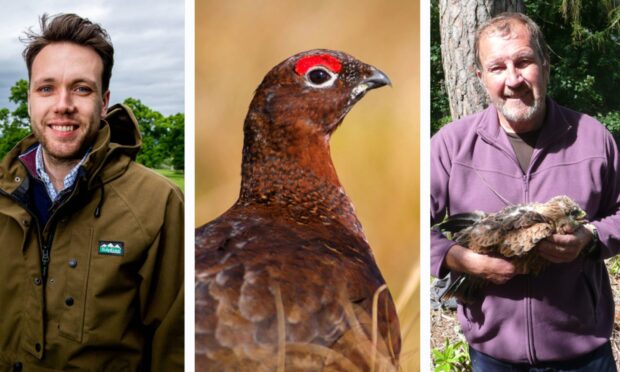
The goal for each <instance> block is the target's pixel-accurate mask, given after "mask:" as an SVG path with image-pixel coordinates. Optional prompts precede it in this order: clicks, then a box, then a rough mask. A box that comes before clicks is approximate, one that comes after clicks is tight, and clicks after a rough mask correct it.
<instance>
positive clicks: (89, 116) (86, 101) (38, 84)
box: [28, 42, 110, 162]
mask: <svg viewBox="0 0 620 372" xmlns="http://www.w3.org/2000/svg"><path fill="white" fill-rule="evenodd" d="M102 71H103V62H102V61H101V58H100V57H99V55H98V54H97V53H96V52H95V51H94V50H93V49H91V48H88V47H84V46H80V45H77V44H73V43H68V42H61V43H53V44H50V45H48V46H46V47H44V48H43V49H42V50H41V51H40V52H39V54H37V56H36V57H35V59H34V61H33V63H32V68H31V76H30V88H29V90H28V112H29V114H30V122H31V125H32V131H33V132H34V134H35V135H36V137H37V139H38V140H39V141H40V143H41V145H42V146H43V150H44V155H45V156H46V159H47V160H55V161H60V162H66V161H74V160H78V159H81V158H82V156H83V155H84V152H85V151H86V149H87V148H88V147H89V146H90V145H91V144H92V142H93V141H94V139H95V137H96V135H97V130H98V128H99V123H100V120H101V117H102V116H104V115H105V112H106V110H107V106H108V100H109V97H110V94H109V91H106V92H105V93H104V94H102V92H101V90H102V82H101V74H102Z"/></svg>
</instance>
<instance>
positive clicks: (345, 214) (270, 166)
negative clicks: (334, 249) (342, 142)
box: [239, 115, 365, 239]
mask: <svg viewBox="0 0 620 372" xmlns="http://www.w3.org/2000/svg"><path fill="white" fill-rule="evenodd" d="M253 119H254V120H252V119H251V118H250V115H249V118H248V119H247V120H251V121H252V122H250V123H248V122H247V121H246V126H245V137H244V147H243V164H242V171H241V192H240V196H239V203H241V204H245V205H249V204H264V205H269V206H274V207H276V208H282V209H283V210H284V211H285V212H286V213H287V214H288V215H289V217H291V218H293V219H295V220H296V221H297V222H299V223H315V222H320V223H322V224H325V225H330V224H334V223H340V224H342V225H344V226H345V227H346V228H348V229H349V230H351V231H352V232H354V233H356V234H357V235H359V236H360V237H362V238H364V235H363V232H362V228H361V224H360V222H359V221H358V219H357V217H356V216H355V211H354V208H353V205H352V203H351V201H350V199H349V198H348V196H347V195H346V193H345V192H344V189H343V188H342V185H341V184H340V181H339V180H338V176H337V174H336V170H335V168H334V165H333V162H332V159H331V156H330V148H329V136H328V135H327V134H321V133H318V131H316V130H313V129H312V128H313V127H311V126H309V125H308V124H307V123H304V122H303V121H296V122H292V123H288V125H287V124H283V125H280V126H278V125H273V123H265V122H263V123H257V122H256V121H257V120H256V118H253ZM266 126H268V127H269V128H270V129H272V130H271V131H270V132H269V134H268V135H266V134H265V133H267V132H264V131H261V132H257V131H256V129H258V128H263V129H264V128H265V127H266ZM277 128H281V130H277ZM274 129H275V130H274ZM274 132H275V133H274ZM364 239H365V238H364Z"/></svg>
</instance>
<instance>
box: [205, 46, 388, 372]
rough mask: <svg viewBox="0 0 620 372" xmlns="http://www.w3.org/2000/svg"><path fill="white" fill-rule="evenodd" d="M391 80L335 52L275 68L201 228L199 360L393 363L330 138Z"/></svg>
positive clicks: (383, 311)
mask: <svg viewBox="0 0 620 372" xmlns="http://www.w3.org/2000/svg"><path fill="white" fill-rule="evenodd" d="M389 84H390V80H389V79H388V77H387V76H386V75H385V74H384V73H382V72H381V71H379V70H378V69H376V68H375V67H372V66H370V65H367V64H365V63H362V62H360V61H359V60H357V59H355V58H353V57H351V56H349V55H347V54H345V53H341V52H336V51H331V50H312V51H307V52H304V53H300V54H297V55H295V56H292V57H290V58H288V59H286V60H285V61H283V62H282V63H280V64H278V65H277V66H275V67H274V68H273V69H272V70H271V71H269V73H268V74H267V75H266V76H265V78H264V80H263V81H262V83H261V84H260V85H259V87H258V88H257V90H256V93H255V95H254V99H253V100H252V102H251V104H250V108H249V112H248V114H247V117H246V119H245V125H244V144H243V155H242V167H241V178H242V179H241V191H240V194H239V199H238V200H237V202H236V203H235V204H234V205H233V206H232V207H231V208H230V209H229V210H228V211H226V212H225V213H224V214H223V215H221V216H220V217H218V218H217V219H215V220H214V221H212V222H210V223H208V224H206V225H204V226H202V227H200V228H198V229H197V230H196V288H195V290H196V339H195V341H196V369H197V370H209V371H211V370H213V371H222V370H223V371H256V370H259V371H263V370H284V369H286V370H294V371H297V370H307V371H315V370H330V371H340V370H342V371H354V370H371V369H375V370H393V369H394V368H396V366H397V363H398V355H399V351H400V332H399V325H398V319H397V316H396V310H395V307H394V303H393V301H392V298H391V296H390V294H389V292H388V291H387V290H385V281H384V279H383V277H382V276H381V273H380V271H379V269H378V267H377V265H376V263H375V260H374V258H373V255H372V253H371V250H370V247H369V246H368V243H367V241H366V238H365V236H364V233H363V232H362V227H361V225H360V222H359V221H358V219H357V217H356V215H355V213H354V209H353V205H352V204H351V201H350V200H349V198H348V197H347V195H346V194H345V192H344V190H343V188H342V186H341V184H340V182H339V181H338V177H337V175H336V170H335V168H334V165H333V163H332V160H331V157H330V150H329V139H330V136H331V135H332V133H333V132H334V130H336V128H337V127H338V125H339V124H340V123H341V122H342V120H343V119H344V117H345V116H346V114H347V113H348V112H349V110H351V108H352V107H353V106H354V105H355V104H356V103H357V102H358V101H359V100H360V99H361V98H362V97H363V96H364V95H365V94H366V93H367V92H368V91H369V90H371V89H375V88H379V87H382V86H385V85H389Z"/></svg>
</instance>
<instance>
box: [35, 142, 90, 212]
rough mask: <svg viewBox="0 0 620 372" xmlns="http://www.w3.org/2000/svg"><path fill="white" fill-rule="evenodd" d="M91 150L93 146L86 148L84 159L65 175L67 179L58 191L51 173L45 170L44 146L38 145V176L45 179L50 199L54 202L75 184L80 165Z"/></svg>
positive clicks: (36, 162)
mask: <svg viewBox="0 0 620 372" xmlns="http://www.w3.org/2000/svg"><path fill="white" fill-rule="evenodd" d="M90 150H91V148H89V149H88V150H86V153H85V154H84V156H83V157H82V160H80V162H79V163H77V164H76V165H75V167H73V168H72V169H71V170H70V171H69V173H68V174H67V175H66V176H65V179H64V180H63V187H62V189H61V190H59V191H56V189H55V188H54V184H52V181H51V180H50V177H49V175H48V174H47V172H46V171H45V166H44V164H43V147H42V146H41V144H39V145H38V146H37V153H36V156H35V164H36V170H37V176H38V177H39V179H41V181H43V184H44V185H45V189H46V190H47V194H48V195H49V197H50V200H52V202H54V201H56V199H58V196H59V195H60V194H62V192H63V191H65V190H67V189H70V188H71V187H73V185H74V184H75V180H77V176H78V171H79V170H80V166H81V165H82V164H84V162H85V161H86V157H87V156H88V154H89V153H90Z"/></svg>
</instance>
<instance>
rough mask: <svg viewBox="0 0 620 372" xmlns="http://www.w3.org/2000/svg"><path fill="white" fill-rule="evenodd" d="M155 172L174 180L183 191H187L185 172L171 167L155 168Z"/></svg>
mask: <svg viewBox="0 0 620 372" xmlns="http://www.w3.org/2000/svg"><path fill="white" fill-rule="evenodd" d="M153 170H154V171H155V172H157V173H159V174H161V175H162V176H164V177H166V178H168V179H169V180H171V181H172V182H174V183H175V184H176V185H177V186H179V188H180V189H181V191H185V172H184V171H178V170H171V169H153Z"/></svg>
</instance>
